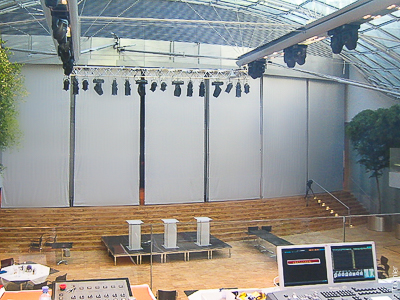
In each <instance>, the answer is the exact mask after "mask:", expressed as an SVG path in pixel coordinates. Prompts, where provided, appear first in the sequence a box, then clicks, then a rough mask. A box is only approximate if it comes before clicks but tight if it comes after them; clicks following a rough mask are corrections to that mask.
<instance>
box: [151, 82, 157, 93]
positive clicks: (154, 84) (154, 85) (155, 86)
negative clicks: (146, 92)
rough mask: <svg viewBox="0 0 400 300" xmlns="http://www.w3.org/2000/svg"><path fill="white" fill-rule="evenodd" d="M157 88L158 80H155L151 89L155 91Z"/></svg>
mask: <svg viewBox="0 0 400 300" xmlns="http://www.w3.org/2000/svg"><path fill="white" fill-rule="evenodd" d="M156 88H157V82H155V81H153V82H152V83H151V86H150V91H152V92H154V91H155V90H156Z"/></svg>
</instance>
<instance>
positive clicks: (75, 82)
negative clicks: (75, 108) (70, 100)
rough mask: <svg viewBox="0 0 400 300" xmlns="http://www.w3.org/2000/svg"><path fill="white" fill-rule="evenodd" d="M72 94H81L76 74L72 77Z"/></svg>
mask: <svg viewBox="0 0 400 300" xmlns="http://www.w3.org/2000/svg"><path fill="white" fill-rule="evenodd" d="M72 94H74V95H78V94H79V82H78V79H76V77H75V76H74V77H73V78H72Z"/></svg>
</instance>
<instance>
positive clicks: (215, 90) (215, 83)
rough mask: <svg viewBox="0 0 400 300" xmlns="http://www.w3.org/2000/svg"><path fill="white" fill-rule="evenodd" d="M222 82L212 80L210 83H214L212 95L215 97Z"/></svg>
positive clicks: (219, 92) (219, 90)
mask: <svg viewBox="0 0 400 300" xmlns="http://www.w3.org/2000/svg"><path fill="white" fill-rule="evenodd" d="M223 84H224V83H223V82H221V81H214V82H213V83H212V85H215V89H214V93H213V96H214V97H215V98H217V97H218V96H219V94H221V92H222V90H221V85H223Z"/></svg>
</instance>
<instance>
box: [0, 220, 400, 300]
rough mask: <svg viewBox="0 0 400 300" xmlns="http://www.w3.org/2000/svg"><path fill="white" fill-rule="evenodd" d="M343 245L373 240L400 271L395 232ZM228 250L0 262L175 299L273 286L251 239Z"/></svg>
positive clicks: (321, 234) (339, 236)
mask: <svg viewBox="0 0 400 300" xmlns="http://www.w3.org/2000/svg"><path fill="white" fill-rule="evenodd" d="M343 233H344V231H343V229H340V228H339V229H331V230H323V231H314V232H308V233H301V234H293V235H287V236H283V237H284V238H285V239H286V240H288V241H290V242H292V243H294V244H304V243H323V242H342V241H343ZM345 234H346V241H363V240H374V241H375V242H376V245H377V257H378V258H379V257H380V256H381V255H384V256H386V257H387V258H388V259H389V265H390V266H396V267H398V268H399V267H400V240H398V239H396V238H395V234H394V232H374V231H370V230H368V229H366V227H365V225H358V226H354V227H352V228H346V231H345ZM229 244H230V245H231V246H232V253H231V257H228V255H227V253H226V251H221V252H220V253H215V254H214V257H213V259H207V256H206V255H201V254H200V255H197V256H196V255H193V256H192V257H191V259H190V261H186V262H185V261H183V259H182V257H180V256H179V257H178V256H177V257H173V256H172V257H169V258H168V261H167V262H166V263H161V262H160V261H159V259H157V258H156V259H155V260H154V261H153V263H152V264H151V263H150V261H149V260H144V261H143V263H142V264H141V265H136V264H135V263H133V262H132V261H131V260H130V259H129V258H121V259H120V260H119V261H118V264H117V265H116V266H114V261H113V259H112V258H111V257H109V256H108V255H107V251H106V250H105V248H104V249H103V250H92V251H74V250H73V249H72V251H71V256H70V257H69V258H67V259H68V261H69V263H68V265H64V264H62V265H57V264H56V261H57V260H58V259H59V256H58V254H59V253H55V252H53V251H46V252H42V253H12V252H9V253H0V259H4V258H7V257H11V256H12V257H14V258H15V259H16V260H17V261H18V262H24V261H35V262H38V263H43V264H47V265H49V266H51V267H52V268H55V269H57V270H58V271H59V272H57V273H55V274H52V275H50V277H49V280H53V279H54V278H55V276H58V275H61V274H64V273H67V274H68V279H96V278H115V277H128V278H129V280H130V283H131V284H144V283H147V284H149V285H150V286H151V287H152V290H153V292H154V293H156V291H157V290H158V289H176V290H177V291H178V299H179V300H184V299H187V298H186V295H185V293H184V291H187V290H198V289H213V288H223V287H224V288H235V287H238V288H262V287H271V286H273V282H274V278H275V277H276V276H277V275H278V272H277V264H276V262H275V258H274V257H271V256H269V255H267V254H263V253H261V252H260V251H259V250H258V249H257V248H256V247H254V246H253V242H252V241H251V240H239V241H232V242H229Z"/></svg>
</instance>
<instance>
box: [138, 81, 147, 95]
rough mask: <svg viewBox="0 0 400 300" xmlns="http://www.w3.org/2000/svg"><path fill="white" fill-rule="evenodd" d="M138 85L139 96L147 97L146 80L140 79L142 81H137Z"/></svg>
mask: <svg viewBox="0 0 400 300" xmlns="http://www.w3.org/2000/svg"><path fill="white" fill-rule="evenodd" d="M136 84H137V85H138V89H137V91H138V94H139V95H140V96H141V97H143V96H145V95H146V84H147V80H145V79H140V80H136Z"/></svg>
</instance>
